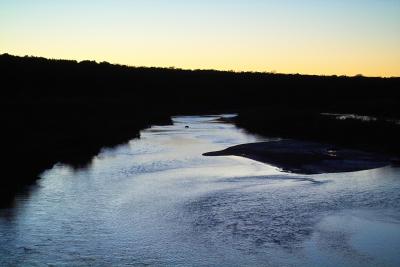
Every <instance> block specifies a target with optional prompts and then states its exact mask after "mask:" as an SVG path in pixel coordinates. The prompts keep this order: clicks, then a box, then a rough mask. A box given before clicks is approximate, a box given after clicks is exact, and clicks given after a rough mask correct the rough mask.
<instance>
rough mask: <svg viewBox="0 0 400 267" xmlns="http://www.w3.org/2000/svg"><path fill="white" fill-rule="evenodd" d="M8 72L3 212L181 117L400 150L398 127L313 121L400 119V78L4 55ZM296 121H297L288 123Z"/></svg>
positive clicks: (0, 184)
mask: <svg viewBox="0 0 400 267" xmlns="http://www.w3.org/2000/svg"><path fill="white" fill-rule="evenodd" d="M0 73H1V75H2V76H1V77H2V81H1V83H2V92H1V95H2V98H1V101H0V102H1V103H0V109H1V113H0V119H1V121H0V124H1V125H2V128H3V129H4V130H3V132H2V133H4V134H5V138H4V139H3V140H2V144H1V145H2V152H3V155H4V156H5V158H6V160H5V161H4V162H3V173H2V177H1V179H0V195H1V196H0V205H1V203H3V202H5V201H6V200H7V201H8V200H10V199H12V198H13V196H14V195H15V194H16V193H17V192H20V190H22V189H23V188H24V187H26V186H27V185H29V184H32V183H34V182H35V181H36V179H37V178H38V176H39V175H40V173H41V172H43V171H44V170H46V169H49V168H51V167H52V166H53V165H54V164H56V163H58V162H62V163H66V164H69V165H71V166H73V167H74V168H79V167H82V166H85V165H86V164H88V163H90V161H91V158H92V157H93V156H94V155H96V154H97V153H98V152H99V151H100V149H101V148H102V147H112V146H114V145H117V144H121V143H124V142H127V141H128V140H130V139H132V138H135V137H138V135H139V132H140V130H141V129H143V128H146V127H148V126H150V125H152V124H166V123H167V124H168V123H171V121H170V116H172V115H176V114H181V115H185V114H187V115H188V114H210V113H214V114H215V113H226V112H229V113H232V112H233V113H239V117H238V119H237V120H235V121H234V122H235V123H236V125H238V126H239V127H242V128H244V129H246V130H248V131H250V132H252V133H257V134H260V135H264V136H277V137H285V138H295V139H297V138H298V139H304V140H315V141H329V142H332V143H335V144H336V143H337V144H341V143H342V141H343V140H345V139H346V140H345V143H346V144H356V146H357V147H361V148H364V147H367V146H369V145H371V142H370V140H374V141H373V142H372V146H371V147H372V148H373V149H375V150H376V149H377V150H382V151H389V152H393V153H397V154H399V153H398V151H400V142H398V141H397V136H400V131H399V130H398V127H397V128H396V127H393V126H392V125H389V126H388V125H387V124H385V123H380V122H374V123H371V124H366V125H361V124H358V123H350V124H349V123H344V124H343V123H342V124H341V125H338V124H337V123H336V122H335V121H332V120H330V119H329V118H325V119H323V120H321V119H320V118H319V117H318V116H315V114H320V113H322V112H328V113H358V114H361V115H363V114H365V115H374V116H378V117H381V116H386V117H390V118H400V105H399V103H400V91H399V90H398V88H400V78H398V77H397V78H396V77H393V78H381V77H362V76H355V77H346V76H335V75H333V76H317V75H299V74H274V73H262V72H256V73H255V72H229V71H215V70H182V69H175V68H145V67H129V66H123V65H117V64H110V63H107V62H101V63H97V62H94V61H81V62H77V61H74V60H56V59H46V58H41V57H28V56H26V57H18V56H12V55H9V54H3V55H0ZM266 107H268V109H270V110H265V109H266ZM258 108H261V111H260V110H259V109H258ZM290 113H294V114H296V116H292V115H290V116H286V115H287V114H290ZM303 113H304V116H301V117H300V118H299V116H297V115H298V114H303ZM349 125H350V126H349ZM321 128H322V129H323V131H321ZM343 129H344V131H343ZM342 132H345V134H342ZM349 132H350V133H351V132H355V133H356V134H349ZM336 135H338V136H340V138H336ZM357 135H358V136H357ZM332 137H333V138H332ZM348 137H350V138H348ZM377 137H378V138H377ZM382 137H383V138H382ZM379 138H381V141H379ZM3 200H4V201H3Z"/></svg>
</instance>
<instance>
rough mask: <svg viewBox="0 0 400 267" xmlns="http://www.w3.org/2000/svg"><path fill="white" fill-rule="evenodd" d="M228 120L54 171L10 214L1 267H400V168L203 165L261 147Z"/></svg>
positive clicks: (240, 162)
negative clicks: (235, 148) (316, 171)
mask: <svg viewBox="0 0 400 267" xmlns="http://www.w3.org/2000/svg"><path fill="white" fill-rule="evenodd" d="M217 117H218V116H215V117H213V116H203V117H176V118H174V125H172V126H162V127H153V128H151V129H148V130H145V131H143V132H142V134H141V136H142V138H141V139H140V140H132V141H131V142H130V143H129V144H126V145H123V146H120V147H117V148H115V149H108V150H104V151H103V152H102V153H101V154H100V155H98V156H97V157H96V158H95V159H94V160H93V163H92V165H91V166H90V167H89V168H88V169H86V170H81V171H73V170H71V169H70V168H68V167H66V166H62V165H60V166H56V167H54V168H53V169H52V170H49V171H47V172H45V173H44V174H43V178H42V179H41V180H40V181H39V184H38V186H37V187H36V188H34V189H33V190H32V192H31V194H30V195H29V196H26V195H21V196H19V197H18V199H17V201H16V203H15V206H14V207H13V208H10V209H5V210H1V211H0V240H1V241H0V242H1V243H0V266H48V265H56V266H124V265H128V266H131V265H134V266H135V265H138V266H142V265H151V266H153V265H155V266H177V265H178V266H249V265H251V266H338V265H340V266H377V265H378V266H399V265H400V256H399V255H400V170H399V169H396V168H392V167H385V168H381V169H375V170H369V171H362V172H355V173H342V174H326V175H314V176H300V175H293V174H284V173H280V172H279V171H278V170H276V169H275V168H273V167H271V166H268V165H264V164H261V163H258V162H255V161H251V160H248V159H243V158H239V157H203V156H202V155H201V154H202V153H204V152H208V151H214V150H220V149H223V148H226V147H228V146H231V145H236V144H241V143H247V142H255V141H262V139H261V138H259V137H256V136H253V135H250V134H248V133H245V132H243V131H241V130H239V129H237V128H236V127H235V126H233V125H231V124H226V123H220V122H216V121H215V119H216V118H217ZM186 125H188V126H190V128H188V129H187V128H185V126H186ZM21 167H23V166H21Z"/></svg>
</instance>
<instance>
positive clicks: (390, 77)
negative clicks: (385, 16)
mask: <svg viewBox="0 0 400 267" xmlns="http://www.w3.org/2000/svg"><path fill="white" fill-rule="evenodd" d="M6 55H8V56H13V57H21V58H22V57H30V58H44V59H47V60H60V61H63V60H64V61H75V62H77V63H81V62H85V61H89V62H95V63H96V64H102V63H106V64H110V65H115V66H123V67H128V68H148V69H151V68H155V69H170V70H172V69H173V70H181V71H215V72H229V73H237V74H240V73H242V74H243V73H249V74H270V75H301V76H319V77H347V78H357V77H363V78H382V79H398V78H400V76H366V75H364V74H362V73H359V74H355V75H348V74H311V73H301V72H297V73H294V72H293V73H289V72H278V71H276V70H271V71H267V70H266V71H257V70H255V71H250V70H233V69H219V68H211V69H210V68H185V67H179V66H146V65H129V64H124V63H118V62H109V61H106V60H100V61H98V60H95V59H82V60H80V59H73V58H52V57H44V56H37V55H28V54H25V55H16V54H10V53H8V52H3V53H1V54H0V56H6Z"/></svg>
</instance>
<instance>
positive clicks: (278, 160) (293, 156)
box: [203, 140, 390, 174]
mask: <svg viewBox="0 0 400 267" xmlns="http://www.w3.org/2000/svg"><path fill="white" fill-rule="evenodd" d="M203 155H204V156H241V157H245V158H249V159H253V160H256V161H260V162H263V163H267V164H270V165H272V166H275V167H278V168H280V169H282V171H285V172H291V173H298V174H322V173H338V172H352V171H361V170H368V169H375V168H380V167H384V166H386V165H389V164H390V160H389V158H388V157H385V156H382V155H377V154H374V153H368V152H363V151H360V150H354V149H346V148H340V147H336V146H335V147H333V146H332V145H329V144H324V143H317V142H307V141H296V140H280V141H271V142H258V143H250V144H242V145H236V146H232V147H229V148H227V149H224V150H221V151H214V152H208V153H204V154H203Z"/></svg>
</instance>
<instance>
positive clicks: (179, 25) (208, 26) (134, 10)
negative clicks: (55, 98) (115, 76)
mask: <svg viewBox="0 0 400 267" xmlns="http://www.w3.org/2000/svg"><path fill="white" fill-rule="evenodd" d="M398 14H400V1H392V0H387V1H373V0H363V1H361V0H348V1H344V0H338V1H335V2H334V3H326V2H325V3H322V1H316V0H297V1H294V0H292V1H291V0H285V1H274V0H270V1H257V0H247V1H244V0H231V1H227V0H220V1H218V2H217V1H211V0H203V1H190V3H188V1H183V0H170V1H163V0H154V1H151V3H149V1H144V0H136V1H127V0H120V1H110V0H99V1H96V2H92V1H89V0H83V1H77V0H69V1H66V0H59V1H56V2H55V1H50V0H37V1H28V0H13V1H11V0H10V1H7V0H0V53H1V54H3V53H8V54H12V55H19V56H25V55H33V56H40V57H45V58H56V59H71V60H77V61H82V60H95V61H98V62H102V61H107V62H110V63H114V64H123V65H128V66H145V67H167V68H168V67H175V68H181V69H215V70H225V71H229V70H233V71H237V72H240V71H252V72H254V71H255V72H277V73H292V74H293V73H299V74H310V75H346V76H354V75H358V74H362V75H364V76H381V77H399V76H400V18H399V17H400V16H398Z"/></svg>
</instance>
